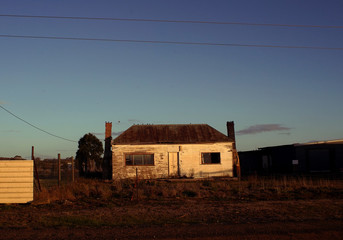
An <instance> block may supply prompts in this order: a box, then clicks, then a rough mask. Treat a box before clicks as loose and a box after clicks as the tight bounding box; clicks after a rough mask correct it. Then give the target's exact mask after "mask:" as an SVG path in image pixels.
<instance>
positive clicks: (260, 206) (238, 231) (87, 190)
mask: <svg viewBox="0 0 343 240" xmlns="http://www.w3.org/2000/svg"><path fill="white" fill-rule="evenodd" d="M54 182H55V181H47V180H45V181H43V182H42V186H43V187H42V191H41V192H38V191H37V192H36V193H35V201H34V202H33V203H32V204H26V205H0V211H1V213H2V214H1V215H0V239H34V240H38V239H50V240H54V239H56V240H57V239H82V240H85V239H92V240H94V239H102V240H104V239H168V240H171V239H202V240H204V239H216V240H221V239H252V240H256V239H311V240H315V239H318V240H320V239H341V237H342V234H343V230H342V224H343V198H342V196H343V180H329V179H323V178H316V179H313V178H307V177H292V178H291V177H278V178H260V177H259V178H257V177H250V178H247V179H243V180H242V181H235V180H230V179H203V180H192V179H180V180H176V179H175V180H140V181H138V182H136V181H134V180H122V181H115V182H104V181H99V180H90V179H78V180H77V181H76V182H74V183H62V185H61V186H60V187H57V186H56V185H53V183H54ZM18 233H20V234H18Z"/></svg>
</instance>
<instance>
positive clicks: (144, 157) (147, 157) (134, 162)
mask: <svg viewBox="0 0 343 240" xmlns="http://www.w3.org/2000/svg"><path fill="white" fill-rule="evenodd" d="M125 162H126V165H128V166H151V165H154V164H155V162H154V154H127V155H125Z"/></svg>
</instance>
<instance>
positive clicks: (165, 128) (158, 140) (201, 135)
mask: <svg viewBox="0 0 343 240" xmlns="http://www.w3.org/2000/svg"><path fill="white" fill-rule="evenodd" d="M212 142H213V143H214V142H233V139H231V138H229V137H227V136H226V135H224V134H222V133H221V132H219V131H218V130H216V129H214V128H212V127H211V126H209V125H207V124H173V125H133V126H131V127H130V128H129V129H127V130H126V131H125V132H123V133H122V134H121V135H119V136H118V137H117V138H115V139H114V140H113V141H112V144H164V143H169V144H173V143H175V144H181V143H186V144H187V143H212Z"/></svg>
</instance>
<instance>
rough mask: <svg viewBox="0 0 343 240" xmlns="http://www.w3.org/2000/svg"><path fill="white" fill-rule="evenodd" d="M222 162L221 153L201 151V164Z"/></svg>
mask: <svg viewBox="0 0 343 240" xmlns="http://www.w3.org/2000/svg"><path fill="white" fill-rule="evenodd" d="M218 163H220V153H219V152H215V153H201V164H218Z"/></svg>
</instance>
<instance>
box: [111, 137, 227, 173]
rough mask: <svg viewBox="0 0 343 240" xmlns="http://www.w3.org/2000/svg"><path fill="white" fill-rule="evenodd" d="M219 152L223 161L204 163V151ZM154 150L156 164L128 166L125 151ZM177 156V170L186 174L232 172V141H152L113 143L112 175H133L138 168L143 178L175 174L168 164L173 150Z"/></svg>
mask: <svg viewBox="0 0 343 240" xmlns="http://www.w3.org/2000/svg"><path fill="white" fill-rule="evenodd" d="M204 152H220V156H221V162H220V164H201V153H204ZM134 153H140V154H142V153H145V154H154V161H155V165H154V166H126V164H125V154H134ZM170 153H177V156H178V162H179V164H178V170H179V171H178V173H179V175H180V176H187V177H195V178H201V177H212V176H233V172H232V143H231V142H226V143H213V144H184V145H178V144H151V145H113V146H112V161H113V179H121V178H132V177H135V176H136V169H137V170H138V175H139V177H140V178H166V177H172V176H173V175H174V174H173V172H172V169H171V168H172V166H171V165H170V164H169V162H170V161H172V160H171V156H172V154H170Z"/></svg>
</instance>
